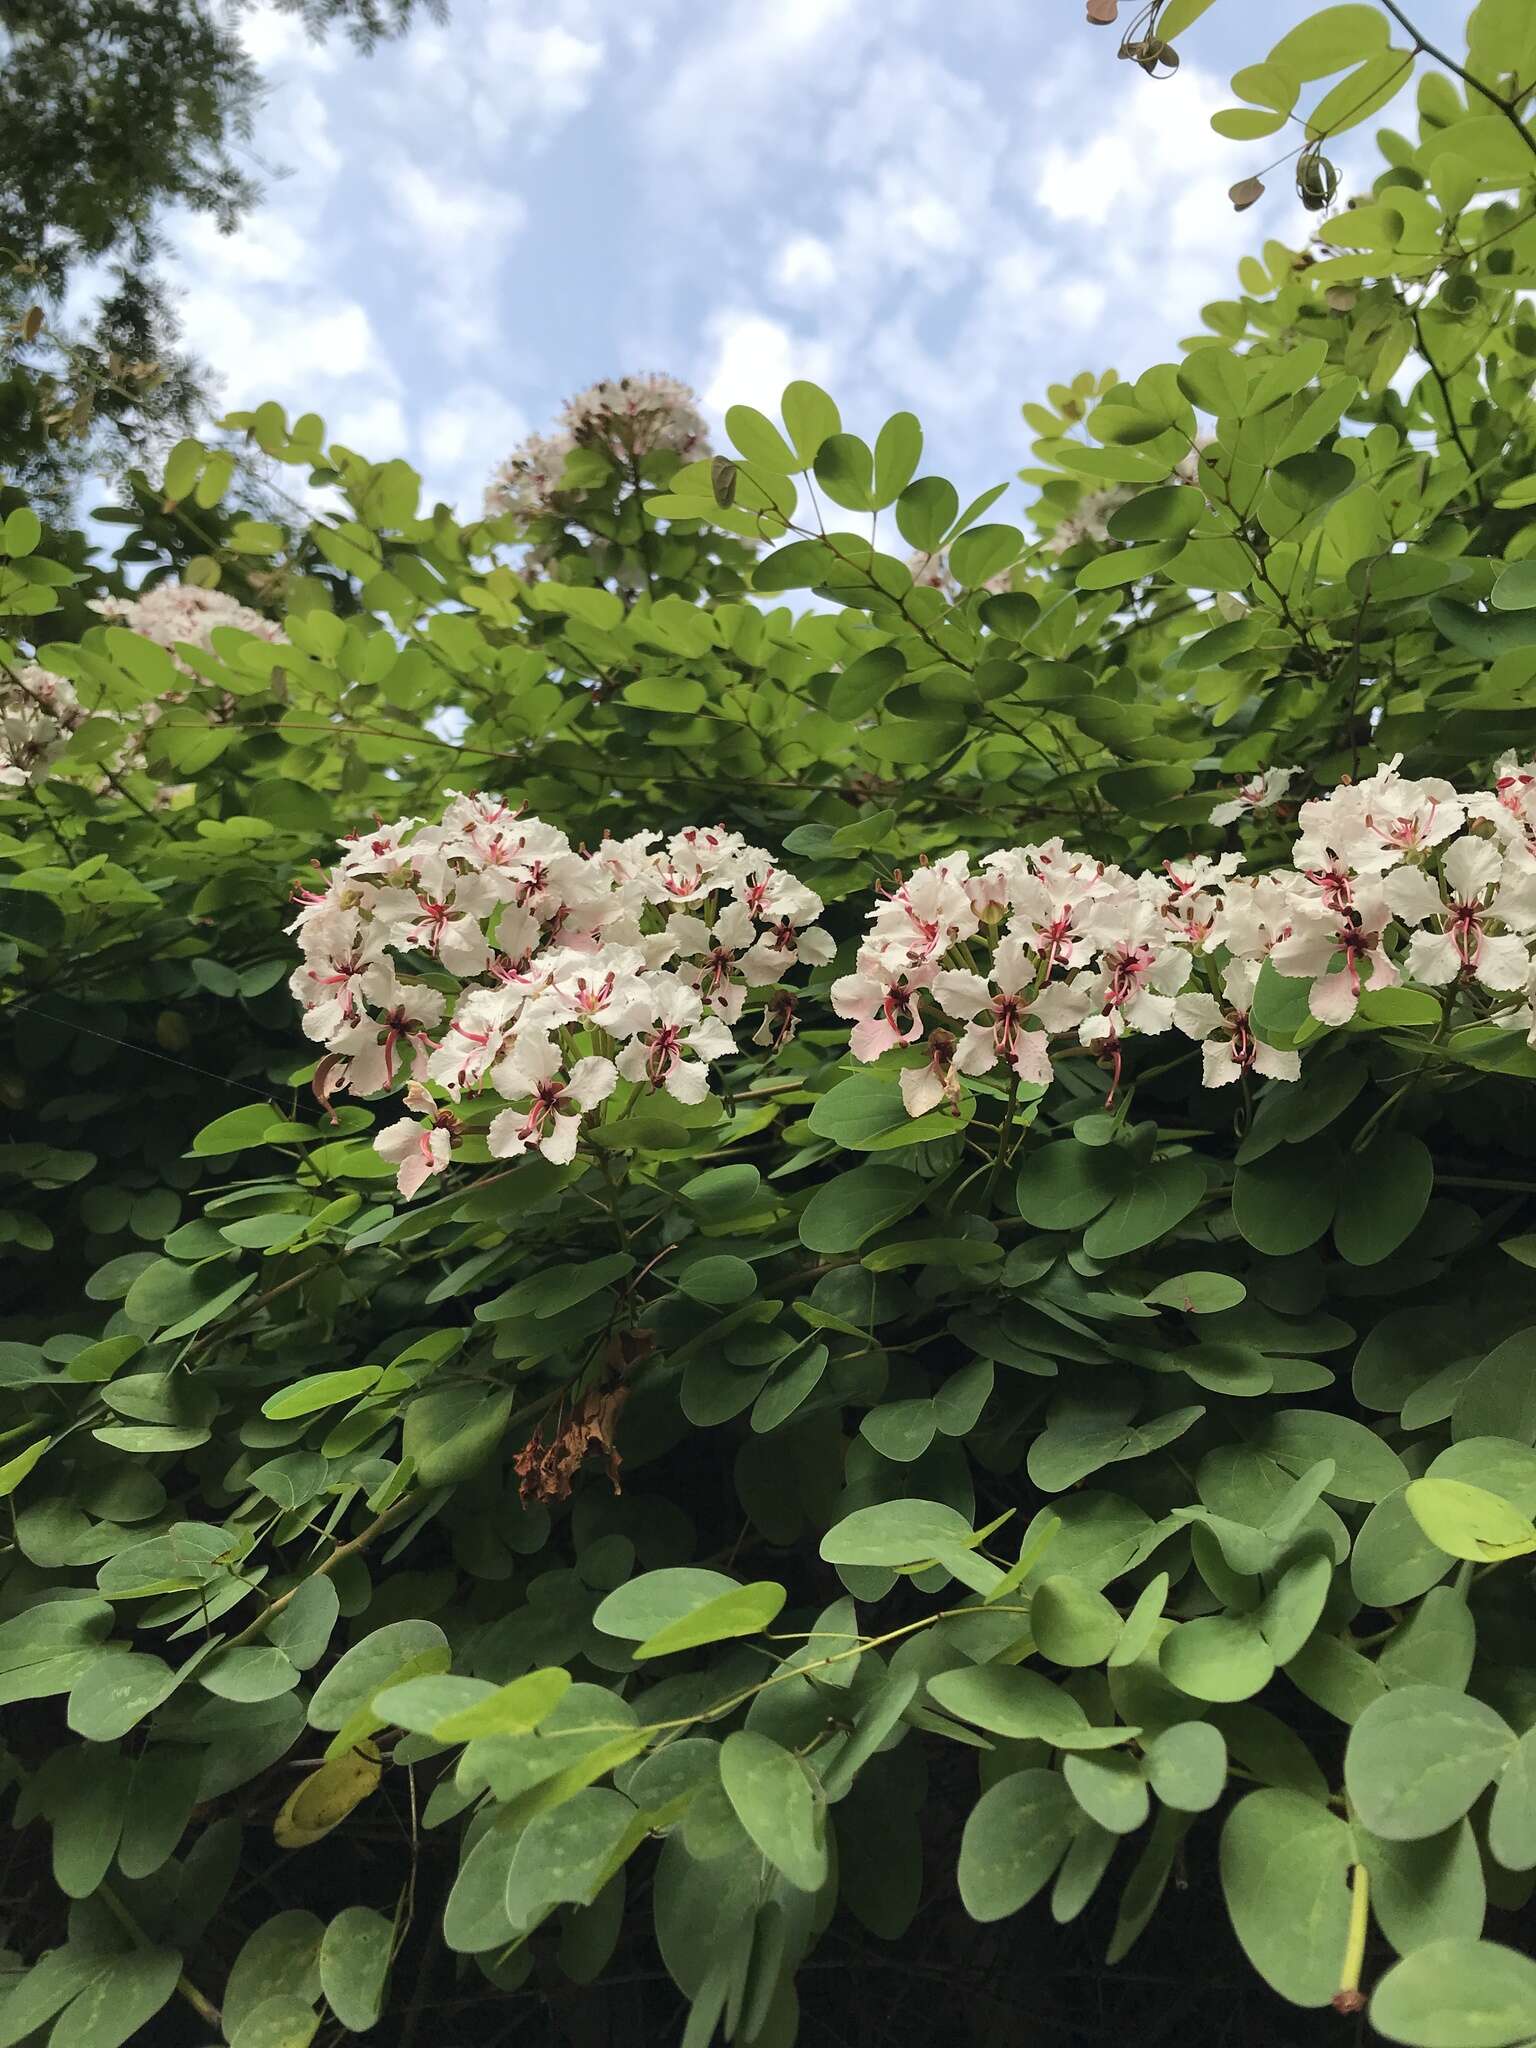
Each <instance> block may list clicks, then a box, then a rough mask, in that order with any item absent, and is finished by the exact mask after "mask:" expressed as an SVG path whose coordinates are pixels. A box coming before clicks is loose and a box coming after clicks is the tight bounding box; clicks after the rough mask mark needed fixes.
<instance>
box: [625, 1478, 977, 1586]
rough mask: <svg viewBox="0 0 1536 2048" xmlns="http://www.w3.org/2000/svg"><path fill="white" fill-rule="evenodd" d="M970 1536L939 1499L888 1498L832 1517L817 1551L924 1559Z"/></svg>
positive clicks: (848, 1559)
mask: <svg viewBox="0 0 1536 2048" xmlns="http://www.w3.org/2000/svg"><path fill="white" fill-rule="evenodd" d="M973 1541H974V1536H973V1533H972V1530H971V1525H970V1523H969V1522H968V1521H967V1520H966V1518H965V1516H964V1515H962V1514H960V1513H958V1512H957V1510H956V1509H954V1508H951V1507H945V1506H944V1504H943V1503H942V1502H941V1501H936V1500H888V1501H880V1502H878V1503H877V1504H876V1505H875V1506H874V1507H868V1508H855V1510H854V1511H853V1513H852V1514H851V1515H845V1516H844V1517H843V1519H842V1520H841V1521H840V1522H837V1523H834V1524H833V1526H832V1527H831V1528H830V1529H829V1530H828V1531H827V1533H826V1535H825V1536H823V1537H822V1539H821V1556H822V1558H823V1560H824V1561H825V1562H826V1563H827V1564H880V1565H911V1564H922V1563H925V1562H927V1561H928V1560H930V1559H932V1558H935V1557H937V1556H939V1555H940V1554H941V1553H942V1552H944V1551H947V1550H953V1549H954V1548H956V1546H961V1547H969V1546H970V1544H971V1543H972V1542H973ZM598 1611H599V1613H601V1611H602V1610H601V1609H599V1610H598Z"/></svg>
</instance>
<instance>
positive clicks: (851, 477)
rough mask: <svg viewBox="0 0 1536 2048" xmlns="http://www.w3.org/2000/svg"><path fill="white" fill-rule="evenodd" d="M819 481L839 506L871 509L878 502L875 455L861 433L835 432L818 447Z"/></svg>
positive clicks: (856, 509) (866, 510)
mask: <svg viewBox="0 0 1536 2048" xmlns="http://www.w3.org/2000/svg"><path fill="white" fill-rule="evenodd" d="M814 467H815V471H816V481H817V483H819V484H820V485H821V487H822V489H823V490H824V491H825V492H826V494H827V496H828V497H829V498H830V499H831V500H832V502H833V504H835V505H842V506H845V507H846V508H847V509H848V510H849V511H850V512H868V511H870V510H871V509H872V507H873V505H874V502H875V458H874V455H873V454H872V453H871V451H870V448H869V446H868V444H867V443H866V442H864V441H861V440H860V439H859V437H858V435H857V434H831V435H829V436H828V437H827V439H826V440H824V441H823V442H822V444H821V446H820V448H819V449H818V450H817V453H816V461H815V465H814Z"/></svg>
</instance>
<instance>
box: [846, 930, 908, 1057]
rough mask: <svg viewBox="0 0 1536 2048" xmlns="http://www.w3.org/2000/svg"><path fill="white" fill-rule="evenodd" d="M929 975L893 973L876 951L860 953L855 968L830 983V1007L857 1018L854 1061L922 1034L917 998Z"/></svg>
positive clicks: (852, 1044) (852, 1040)
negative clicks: (855, 970)
mask: <svg viewBox="0 0 1536 2048" xmlns="http://www.w3.org/2000/svg"><path fill="white" fill-rule="evenodd" d="M930 979H931V976H929V975H922V976H914V975H912V974H909V973H907V972H906V971H905V970H904V969H902V968H897V969H895V970H894V972H893V971H892V970H891V969H890V968H889V967H888V966H887V964H886V962H885V960H884V959H883V958H882V957H881V956H880V955H879V954H877V953H872V952H869V951H867V950H866V951H865V952H862V953H861V954H860V955H859V964H858V970H857V972H856V973H853V974H844V975H840V976H839V978H838V979H837V980H836V981H834V982H833V984H832V1007H833V1009H834V1010H835V1011H836V1012H837V1014H838V1016H839V1017H846V1018H851V1019H854V1020H856V1021H855V1022H854V1026H853V1032H852V1035H851V1036H850V1038H849V1047H850V1050H851V1051H852V1053H853V1056H854V1058H855V1059H856V1060H864V1061H868V1060H877V1059H879V1057H880V1055H881V1054H882V1053H883V1052H889V1051H890V1050H891V1048H892V1047H893V1046H897V1045H911V1044H912V1042H913V1041H914V1039H918V1038H921V1037H922V1035H923V1019H922V1013H921V1009H920V999H921V994H922V990H923V987H924V986H925V985H926V983H927V982H928V981H929V980H930Z"/></svg>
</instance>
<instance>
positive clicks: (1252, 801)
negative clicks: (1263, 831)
mask: <svg viewBox="0 0 1536 2048" xmlns="http://www.w3.org/2000/svg"><path fill="white" fill-rule="evenodd" d="M1300 773H1301V770H1300V769H1299V768H1266V769H1265V770H1264V772H1263V774H1262V775H1250V776H1249V778H1248V780H1247V781H1246V782H1240V783H1239V784H1238V785H1237V794H1236V795H1235V796H1233V797H1230V798H1228V799H1227V800H1226V801H1225V802H1223V803H1219V804H1217V805H1216V807H1215V809H1214V810H1213V811H1212V812H1211V823H1212V824H1213V825H1234V824H1236V822H1237V820H1238V819H1239V818H1247V817H1251V816H1252V815H1253V813H1254V812H1255V811H1267V810H1269V809H1270V808H1271V806H1272V805H1274V804H1277V803H1279V802H1280V800H1281V798H1282V797H1283V796H1284V795H1285V793H1286V791H1287V790H1288V789H1289V788H1290V786H1291V784H1292V783H1293V782H1294V781H1295V779H1296V777H1297V776H1298V775H1299V774H1300Z"/></svg>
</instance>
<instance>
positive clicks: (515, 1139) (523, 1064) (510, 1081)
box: [486, 1035, 618, 1166]
mask: <svg viewBox="0 0 1536 2048" xmlns="http://www.w3.org/2000/svg"><path fill="white" fill-rule="evenodd" d="M492 1079H493V1080H494V1082H495V1084H496V1089H497V1092H498V1093H499V1094H501V1095H503V1096H505V1097H506V1099H507V1100H508V1101H509V1102H526V1103H527V1104H528V1107H527V1108H526V1109H504V1110H502V1112H501V1114H500V1115H499V1116H496V1117H493V1118H492V1120H491V1127H490V1130H489V1131H488V1132H487V1133H486V1144H487V1146H488V1148H489V1150H490V1154H491V1157H492V1158H493V1159H516V1158H517V1157H518V1156H519V1155H520V1154H521V1153H523V1152H527V1151H530V1150H535V1151H539V1152H542V1153H543V1154H544V1157H545V1158H546V1159H548V1160H549V1161H550V1162H551V1164H553V1165H555V1166H568V1165H569V1164H570V1162H571V1160H573V1159H574V1158H575V1156H576V1139H577V1136H578V1134H579V1132H580V1130H581V1117H582V1112H583V1111H584V1110H589V1109H595V1108H596V1107H597V1105H598V1103H600V1102H602V1101H605V1100H606V1098H607V1097H608V1096H610V1095H611V1094H612V1093H613V1091H614V1088H615V1087H616V1086H617V1084H618V1075H617V1074H616V1073H615V1072H614V1066H613V1061H612V1060H604V1059H597V1058H589V1059H583V1060H578V1061H577V1062H576V1064H575V1066H574V1067H572V1069H571V1071H570V1076H569V1078H568V1079H567V1078H562V1075H561V1056H560V1049H559V1047H558V1046H557V1045H555V1043H554V1042H553V1040H551V1039H548V1038H543V1037H535V1036H532V1035H529V1036H527V1037H524V1038H522V1039H520V1040H519V1041H518V1045H517V1049H516V1051H515V1052H514V1054H513V1056H512V1057H511V1059H509V1060H504V1061H502V1062H501V1064H500V1065H498V1066H497V1067H496V1068H495V1069H494V1071H493V1074H492Z"/></svg>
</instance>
